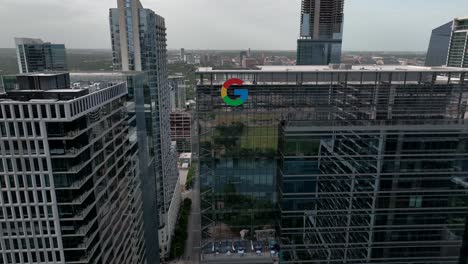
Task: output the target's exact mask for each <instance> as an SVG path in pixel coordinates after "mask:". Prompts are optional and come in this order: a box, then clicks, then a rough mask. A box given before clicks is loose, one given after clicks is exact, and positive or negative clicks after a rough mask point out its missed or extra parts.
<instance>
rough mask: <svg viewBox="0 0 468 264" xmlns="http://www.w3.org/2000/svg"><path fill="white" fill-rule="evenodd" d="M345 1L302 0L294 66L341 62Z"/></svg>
mask: <svg viewBox="0 0 468 264" xmlns="http://www.w3.org/2000/svg"><path fill="white" fill-rule="evenodd" d="M343 8H344V0H302V9H301V32H300V38H299V39H298V41H297V65H328V64H330V63H340V62H341V46H342V42H343V16H344V14H343Z"/></svg>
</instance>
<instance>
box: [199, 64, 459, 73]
mask: <svg viewBox="0 0 468 264" xmlns="http://www.w3.org/2000/svg"><path fill="white" fill-rule="evenodd" d="M348 67H350V69H343V68H337V69H332V67H331V66H329V65H310V66H309V65H307V66H297V65H294V66H257V68H258V69H253V70H248V69H238V70H214V69H213V68H211V67H200V68H198V70H197V73H262V72H263V73H272V72H340V71H341V72H362V71H383V72H386V71H400V72H468V68H455V67H424V66H408V65H406V66H403V65H353V66H348Z"/></svg>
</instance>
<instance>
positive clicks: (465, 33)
mask: <svg viewBox="0 0 468 264" xmlns="http://www.w3.org/2000/svg"><path fill="white" fill-rule="evenodd" d="M447 65H448V66H450V67H462V68H466V67H468V18H457V19H455V20H454V21H453V27H452V37H451V38H450V49H449V54H448V59H447Z"/></svg>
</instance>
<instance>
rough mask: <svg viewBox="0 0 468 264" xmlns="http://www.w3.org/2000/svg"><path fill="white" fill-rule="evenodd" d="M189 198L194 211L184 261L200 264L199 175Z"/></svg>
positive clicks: (191, 214) (190, 220)
mask: <svg viewBox="0 0 468 264" xmlns="http://www.w3.org/2000/svg"><path fill="white" fill-rule="evenodd" d="M187 197H189V198H190V199H192V210H191V212H190V217H189V222H188V238H187V241H186V243H185V253H184V255H183V257H182V261H183V262H184V263H186V264H189V263H190V264H192V263H193V264H198V263H200V261H199V259H200V245H201V231H200V229H201V216H200V179H199V177H198V175H196V177H194V185H193V189H192V190H191V191H190V192H189V193H188V195H187Z"/></svg>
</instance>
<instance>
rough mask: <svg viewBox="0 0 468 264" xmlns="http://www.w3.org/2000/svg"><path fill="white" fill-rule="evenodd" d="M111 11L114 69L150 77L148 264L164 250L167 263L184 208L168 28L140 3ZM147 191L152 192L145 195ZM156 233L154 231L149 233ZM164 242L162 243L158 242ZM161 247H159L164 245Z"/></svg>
mask: <svg viewBox="0 0 468 264" xmlns="http://www.w3.org/2000/svg"><path fill="white" fill-rule="evenodd" d="M117 3H118V8H113V9H111V10H110V27H111V36H112V50H113V54H114V55H113V57H114V59H113V60H114V69H115V70H122V71H142V72H144V73H145V74H146V76H147V78H146V81H145V82H146V83H145V85H147V86H148V91H149V94H148V95H146V94H145V98H144V100H145V101H144V105H145V111H146V110H147V111H148V114H149V115H150V118H147V119H146V120H147V124H146V129H147V130H148V134H149V136H148V146H149V152H150V154H151V155H150V156H151V157H152V158H151V159H150V160H149V163H148V164H147V166H148V171H150V170H152V173H148V174H147V176H146V177H147V181H146V182H147V183H148V184H146V185H145V186H144V189H143V193H144V196H143V197H144V200H143V205H144V206H143V207H144V214H145V223H147V222H148V221H152V222H154V223H156V225H157V226H158V227H157V230H156V228H155V226H151V225H150V224H148V225H147V228H146V231H145V233H146V234H147V238H146V239H147V244H148V249H149V252H148V254H147V255H148V262H150V263H157V262H158V261H159V256H158V254H159V252H158V250H157V249H158V248H159V249H160V250H161V254H162V257H164V256H165V255H166V254H167V253H168V252H169V250H170V242H171V236H172V233H171V230H173V227H174V225H175V223H174V222H173V221H172V220H171V219H172V216H173V215H177V211H178V208H179V205H178V203H179V202H180V200H178V199H177V197H178V195H179V194H178V193H177V190H176V188H178V187H179V186H178V184H177V182H178V171H177V158H178V155H177V153H176V151H175V148H172V147H171V144H172V143H171V127H170V87H169V84H168V80H167V79H168V73H167V66H166V63H167V54H166V26H165V22H164V18H163V17H161V16H159V15H157V14H156V13H155V12H154V11H152V10H150V9H146V8H144V7H143V6H142V5H141V3H140V2H139V1H138V0H118V1H117ZM145 188H147V189H145ZM148 229H150V230H148ZM158 240H159V241H158ZM158 244H159V245H158Z"/></svg>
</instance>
